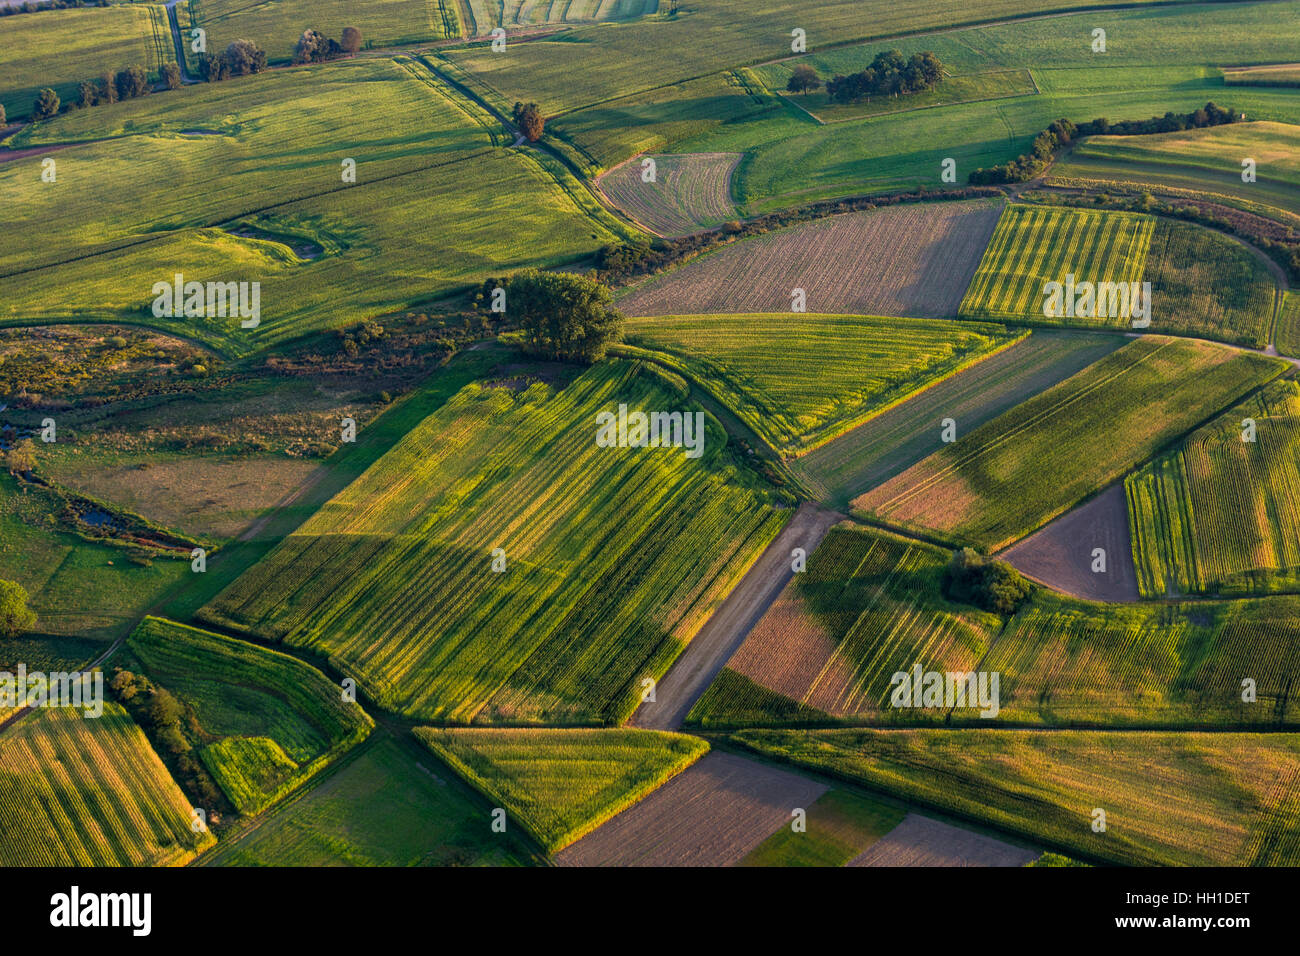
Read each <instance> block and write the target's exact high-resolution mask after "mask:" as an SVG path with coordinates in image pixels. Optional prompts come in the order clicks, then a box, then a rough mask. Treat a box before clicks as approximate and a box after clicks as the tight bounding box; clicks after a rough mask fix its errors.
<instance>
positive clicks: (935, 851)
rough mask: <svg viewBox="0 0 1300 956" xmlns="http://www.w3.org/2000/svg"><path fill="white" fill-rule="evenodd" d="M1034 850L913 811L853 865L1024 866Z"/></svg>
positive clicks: (858, 857) (854, 859)
mask: <svg viewBox="0 0 1300 956" xmlns="http://www.w3.org/2000/svg"><path fill="white" fill-rule="evenodd" d="M1037 857H1038V854H1037V853H1035V852H1034V851H1032V850H1026V849H1024V848H1022V847H1018V846H1012V845H1011V844H1010V843H1003V842H1002V841H1001V840H997V839H994V838H993V837H990V836H985V835H984V834H982V833H975V832H973V831H971V830H963V829H962V828H961V827H955V826H952V825H951V824H947V823H940V822H939V821H938V820H932V819H931V818H929V817H923V816H919V815H918V814H915V813H909V814H908V815H907V816H906V817H904V818H903V822H902V823H900V824H899V825H898V826H896V827H894V829H892V830H890V831H889V833H887V834H885V836H883V837H881V838H880V839H879V840H877V841H876V842H875V843H873V844H872V845H871V846H870V847H868V848H867V849H866V850H864V851H863V852H862V853H860V854H858V855H857V856H856V857H854V858H853V859H852V860H850V861H849V863H848V865H849V866H1024V865H1025V864H1026V863H1030V862H1032V861H1033V860H1035V859H1037Z"/></svg>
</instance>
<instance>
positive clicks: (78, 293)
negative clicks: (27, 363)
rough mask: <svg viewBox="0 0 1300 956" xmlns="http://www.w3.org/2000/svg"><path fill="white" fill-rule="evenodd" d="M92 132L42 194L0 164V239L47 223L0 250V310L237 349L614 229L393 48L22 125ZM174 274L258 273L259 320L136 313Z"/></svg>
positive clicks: (47, 135)
mask: <svg viewBox="0 0 1300 956" xmlns="http://www.w3.org/2000/svg"><path fill="white" fill-rule="evenodd" d="M214 116H217V117H220V118H221V119H220V120H219V121H214V120H213V117H214ZM103 135H115V136H118V137H119V138H116V139H112V140H111V141H109V142H97V143H96V142H92V143H87V144H85V145H80V146H74V147H71V148H69V149H64V150H60V151H59V152H58V153H57V154H56V155H57V157H58V163H59V166H58V169H59V183H58V185H59V187H60V188H59V189H57V190H49V189H46V190H42V189H41V188H40V186H42V185H45V184H42V183H41V182H40V181H39V178H33V177H31V176H28V175H27V174H26V172H24V169H23V168H22V164H20V163H9V164H2V165H0V235H3V236H6V237H8V236H18V235H21V233H22V228H23V223H24V222H29V221H30V217H32V216H37V217H39V218H40V219H41V221H42V222H45V223H47V224H48V226H47V228H46V230H45V233H44V239H43V241H42V242H40V243H22V244H20V243H16V242H12V243H9V244H8V246H9V247H12V248H8V247H6V248H5V249H4V253H5V254H4V255H3V257H0V258H2V259H3V263H2V264H0V273H4V275H3V277H0V278H2V281H3V282H4V285H5V289H6V296H5V300H4V304H3V306H0V321H9V322H30V321H32V320H33V319H52V318H68V319H73V320H101V319H105V318H113V317H116V318H118V319H120V320H122V321H127V322H135V323H142V322H143V323H146V324H150V325H153V326H155V327H158V328H161V329H163V330H164V331H167V332H171V333H179V334H182V335H185V336H187V337H190V338H195V339H199V340H201V341H203V342H205V343H206V344H209V345H212V346H215V347H216V348H218V350H220V351H224V352H226V353H228V354H247V353H248V352H251V351H255V350H257V349H260V348H264V347H266V346H268V345H270V344H273V343H274V342H276V341H277V340H280V339H283V338H285V337H289V336H293V335H295V334H300V333H302V332H306V331H310V330H311V329H313V328H321V327H328V326H333V325H337V324H346V323H349V322H355V321H358V320H360V319H362V318H369V317H372V316H374V315H377V314H382V313H384V312H386V311H389V310H392V309H396V308H402V307H405V306H410V305H413V304H415V303H417V302H426V301H428V300H429V299H431V298H433V297H435V296H436V295H438V294H439V293H444V292H446V291H448V290H449V289H453V288H457V287H462V288H463V287H467V286H468V285H470V284H472V283H474V282H477V281H481V280H482V277H483V276H484V275H489V274H499V273H500V271H502V270H504V269H509V268H510V267H512V266H520V265H524V264H535V265H539V266H546V265H558V264H560V263H562V262H567V261H571V260H572V259H574V258H575V257H579V256H581V255H582V254H583V253H584V251H586V252H592V251H594V250H595V249H596V248H598V247H599V245H600V244H601V243H602V241H613V240H614V239H615V238H616V237H617V236H618V235H620V234H621V232H620V231H623V230H625V227H623V226H621V225H619V224H618V223H616V222H615V220H614V219H613V217H612V216H610V215H609V214H608V213H607V212H605V211H604V210H602V208H601V207H600V205H599V204H598V203H597V202H596V200H595V199H594V197H592V196H591V195H590V194H589V193H587V192H586V191H585V190H583V189H582V188H581V187H580V186H579V185H578V183H577V181H576V179H574V178H573V176H572V175H571V174H570V173H568V172H567V171H566V170H565V169H564V167H563V166H562V165H561V164H560V163H559V161H558V160H555V159H554V158H551V157H549V156H547V155H545V154H543V153H539V152H536V151H511V150H508V149H506V148H505V145H506V144H505V142H504V137H502V136H501V134H500V126H499V124H498V123H497V122H496V121H495V120H493V119H492V118H491V117H490V116H489V115H488V114H487V113H486V112H484V111H482V110H478V109H476V108H474V107H473V106H472V104H471V102H470V101H469V100H467V99H465V98H463V97H461V96H460V94H455V93H453V92H452V91H451V90H450V89H449V88H447V87H446V86H445V85H444V84H442V83H441V81H439V80H437V79H436V78H435V77H434V76H433V74H432V73H430V72H429V71H428V69H427V68H425V67H423V66H422V65H420V64H418V63H415V62H411V61H406V60H403V61H401V62H394V61H389V60H381V59H363V60H355V61H347V62H341V63H334V64H330V65H328V66H324V67H314V68H311V69H297V70H284V71H279V70H275V71H271V72H270V73H267V74H262V75H259V76H255V77H241V78H238V79H236V80H232V81H231V82H230V83H219V84H210V85H204V86H202V87H195V88H187V89H186V90H185V91H184V95H179V94H177V95H172V96H166V95H159V96H156V97H153V96H151V97H145V98H143V99H141V100H134V101H130V102H128V103H119V104H117V105H115V106H112V107H103V108H95V109H91V110H83V111H79V112H78V113H75V114H71V115H68V116H66V117H60V118H59V119H58V120H56V121H53V122H51V123H49V124H42V127H41V128H39V129H37V130H36V131H35V132H33V133H32V134H31V138H32V139H33V140H39V141H40V142H42V143H46V142H51V141H59V140H62V141H64V142H67V141H73V142H76V141H79V140H85V139H94V138H97V137H99V136H103ZM121 137H124V138H121ZM124 157H129V158H124ZM344 159H354V160H356V163H357V168H356V177H357V181H356V183H355V184H351V185H349V184H347V183H344V182H343V180H342V163H343V160H344ZM178 178H184V179H185V181H186V183H187V188H186V189H185V190H177V189H174V188H172V185H171V184H172V183H174V182H175V181H177V179H178ZM106 181H112V182H117V183H120V184H123V185H122V188H120V189H113V190H105V189H102V188H101V184H102V183H103V182H106ZM413 222H418V223H420V224H421V226H422V228H420V229H418V230H412V229H411V223H413ZM250 228H251V230H252V231H253V233H254V235H252V236H251V237H250V236H249V235H247V233H249V231H250ZM237 233H244V235H239V234H237ZM304 249H306V250H310V251H306V252H303V251H302V250H304ZM178 273H179V274H181V275H182V276H183V277H184V279H185V281H199V282H205V283H206V282H214V283H215V282H247V283H250V284H251V283H253V282H257V283H260V286H259V304H260V323H259V324H258V325H257V326H256V327H255V328H241V326H240V317H239V316H233V317H232V316H229V315H227V316H226V317H220V316H219V315H218V316H213V317H208V316H206V315H199V316H194V317H176V318H174V317H171V316H164V317H162V318H156V317H155V316H154V314H153V311H152V305H153V302H154V299H155V296H156V295H157V293H155V292H154V291H153V290H154V286H155V284H156V283H159V282H164V283H167V282H174V276H175V275H176V274H178Z"/></svg>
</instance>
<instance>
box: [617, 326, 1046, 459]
mask: <svg viewBox="0 0 1300 956" xmlns="http://www.w3.org/2000/svg"><path fill="white" fill-rule="evenodd" d="M626 338H627V341H628V342H629V343H631V344H633V345H636V346H641V347H644V348H647V349H651V350H653V351H655V352H659V353H665V354H664V358H665V360H666V361H668V362H670V363H671V364H672V365H673V366H674V367H675V368H676V369H677V370H678V371H680V372H682V373H683V374H684V375H686V376H688V377H689V378H691V379H693V380H695V381H698V382H701V383H704V384H705V387H706V388H707V389H708V390H709V391H710V392H712V393H713V394H714V395H716V396H717V397H718V398H719V399H721V400H722V401H723V403H724V404H726V406H727V407H728V408H730V409H731V410H732V411H733V412H735V413H736V414H737V415H738V416H739V417H740V418H741V419H742V420H743V421H744V422H745V424H747V425H749V426H750V427H751V428H753V429H754V431H755V432H757V433H758V434H759V435H760V436H761V437H762V438H763V439H764V440H765V441H766V442H767V443H768V444H769V445H771V446H772V447H773V448H774V449H776V450H777V451H778V452H780V453H782V454H784V455H802V454H805V453H806V452H808V451H811V450H812V449H814V448H816V447H817V446H819V445H822V444H825V443H826V442H828V441H830V440H832V439H833V438H835V437H836V436H838V435H840V434H843V433H844V432H846V431H848V430H850V429H852V428H854V427H856V426H858V425H860V424H862V423H863V422H864V421H866V420H867V419H869V418H872V417H874V416H875V415H878V414H880V413H881V412H883V411H885V410H887V409H889V408H892V407H894V406H895V405H897V404H899V403H900V402H902V401H904V400H906V399H907V398H909V397H911V396H912V395H915V394H917V393H920V392H922V391H924V390H925V389H927V388H930V387H932V386H933V385H934V384H935V383H937V382H942V381H943V380H944V379H946V378H948V377H950V376H952V375H955V374H957V373H958V372H960V371H962V370H963V369H965V368H967V367H969V366H971V365H973V364H975V363H977V362H980V361H983V360H985V359H987V358H988V357H989V356H990V355H994V354H996V353H997V352H998V351H999V350H1001V349H1004V348H1007V347H1008V346H1010V345H1012V344H1014V343H1015V342H1017V341H1019V339H1021V338H1024V333H1016V332H1011V331H1008V330H1007V329H1006V328H1004V327H1002V326H999V325H991V324H987V325H986V324H980V325H976V324H973V323H953V322H943V321H938V320H926V319H883V318H876V317H872V316H836V315H806V314H800V315H765V314H759V315H702V316H661V317H657V318H653V319H635V320H632V321H631V322H629V323H628V326H627V332H626Z"/></svg>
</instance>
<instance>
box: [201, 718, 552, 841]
mask: <svg viewBox="0 0 1300 956" xmlns="http://www.w3.org/2000/svg"><path fill="white" fill-rule="evenodd" d="M422 757H423V759H421V758H422ZM426 764H427V765H426ZM435 768H436V769H435ZM490 812H491V810H490V808H489V807H486V806H484V805H483V801H482V800H481V799H480V798H478V797H477V796H475V795H474V794H472V793H470V792H469V791H468V789H467V788H465V787H464V786H462V785H461V784H460V783H459V781H458V780H457V779H456V777H455V775H454V774H452V773H451V772H450V771H448V770H446V769H445V768H443V767H442V765H441V764H438V763H437V762H436V761H435V760H434V759H433V758H432V757H430V756H428V755H426V754H422V753H421V751H419V750H417V749H416V746H415V744H414V743H411V742H408V741H399V740H397V739H396V738H394V737H393V736H392V735H391V734H389V733H388V732H387V731H384V730H377V731H376V732H375V734H374V735H373V736H372V737H371V739H370V740H368V741H367V742H365V743H363V744H362V745H361V746H360V747H358V748H357V749H356V750H355V751H353V752H352V753H351V754H349V755H348V756H347V757H345V758H344V759H343V760H341V761H340V762H339V764H338V765H337V768H336V769H333V770H332V771H331V772H329V773H328V774H325V775H323V776H322V778H321V779H320V780H319V781H318V782H317V783H316V784H315V785H314V786H313V787H311V789H309V790H306V791H304V792H303V793H301V794H299V795H297V796H294V797H290V798H289V799H288V800H286V801H285V802H284V803H282V804H280V805H279V806H277V807H274V808H273V809H272V810H270V811H269V812H268V813H267V814H266V815H265V816H263V817H260V818H258V820H257V825H256V827H255V828H253V829H252V830H250V831H247V832H244V833H240V834H238V835H237V836H235V837H233V838H227V839H223V840H222V842H221V844H220V845H219V846H218V847H216V848H215V849H214V850H213V851H212V852H211V853H209V854H207V855H206V856H204V858H203V860H202V863H203V864H204V865H205V866H208V865H211V866H520V865H527V864H529V863H532V862H534V861H535V856H536V854H537V851H535V850H530V849H529V848H528V846H527V845H526V841H524V840H522V839H520V838H519V837H517V836H516V835H515V834H514V833H513V832H506V833H493V832H492V830H491V827H490V822H491V821H490V817H489V814H490Z"/></svg>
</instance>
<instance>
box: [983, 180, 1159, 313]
mask: <svg viewBox="0 0 1300 956" xmlns="http://www.w3.org/2000/svg"><path fill="white" fill-rule="evenodd" d="M1154 228H1155V219H1154V218H1153V217H1151V216H1139V215H1134V214H1132V213H1115V212H1099V211H1091V210H1086V211H1085V210H1080V209H1063V208H1054V207H1038V206H1007V207H1006V209H1005V210H1004V211H1003V213H1002V218H1001V219H999V220H998V226H997V229H996V230H995V231H994V233H993V238H992V240H991V241H990V242H989V246H988V249H987V250H985V252H984V258H983V259H982V260H981V261H980V264H979V271H978V272H976V273H975V278H974V279H972V280H971V284H970V288H969V289H967V290H966V296H965V298H964V299H962V303H961V314H962V316H963V317H966V318H979V319H1022V320H1032V321H1036V322H1061V323H1063V324H1083V325H1111V326H1119V327H1125V326H1128V325H1129V324H1130V322H1131V316H1130V315H1128V314H1125V315H1122V316H1110V317H1102V318H1089V317H1085V316H1079V317H1077V318H1075V317H1068V318H1067V317H1056V316H1051V315H1047V314H1046V313H1045V311H1044V310H1045V307H1046V304H1047V302H1046V300H1047V293H1046V290H1045V288H1044V287H1045V285H1046V284H1047V283H1051V282H1056V283H1060V284H1062V285H1065V284H1066V283H1067V282H1068V277H1069V276H1073V277H1074V283H1075V285H1076V286H1077V285H1078V284H1080V283H1084V282H1091V283H1095V284H1100V283H1103V282H1110V283H1116V284H1118V283H1129V282H1137V281H1139V280H1140V279H1141V278H1142V270H1143V266H1144V265H1145V264H1146V256H1147V249H1148V247H1149V246H1150V244H1151V232H1152V230H1153V229H1154ZM1153 315H1154V306H1153Z"/></svg>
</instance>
